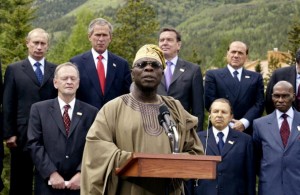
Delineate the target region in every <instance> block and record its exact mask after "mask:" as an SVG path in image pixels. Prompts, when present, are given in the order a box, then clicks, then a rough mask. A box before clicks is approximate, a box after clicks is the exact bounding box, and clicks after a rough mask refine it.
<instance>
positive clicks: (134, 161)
mask: <svg viewBox="0 0 300 195" xmlns="http://www.w3.org/2000/svg"><path fill="white" fill-rule="evenodd" d="M220 161H221V157H220V156H204V155H187V154H144V153H133V154H132V156H131V158H130V159H129V160H128V161H127V162H126V163H125V164H124V165H123V166H122V167H120V168H117V169H116V174H117V175H118V176H127V177H157V178H195V179H196V178H197V179H215V178H216V166H217V163H218V162H220Z"/></svg>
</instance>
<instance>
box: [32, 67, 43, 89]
mask: <svg viewBox="0 0 300 195" xmlns="http://www.w3.org/2000/svg"><path fill="white" fill-rule="evenodd" d="M34 66H36V69H35V71H34V72H35V75H36V78H37V79H38V81H39V83H40V85H42V83H43V77H44V76H43V73H42V70H41V68H40V66H41V63H39V62H36V63H35V64H34Z"/></svg>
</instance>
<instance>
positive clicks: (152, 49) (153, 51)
mask: <svg viewBox="0 0 300 195" xmlns="http://www.w3.org/2000/svg"><path fill="white" fill-rule="evenodd" d="M142 58H153V59H155V60H157V61H159V62H160V63H161V64H162V66H163V68H165V67H166V62H165V57H164V54H163V52H162V51H161V49H160V48H159V47H158V46H157V45H153V44H147V45H144V46H143V47H141V48H140V49H139V50H138V51H137V53H136V55H135V58H134V61H133V64H135V63H136V62H137V61H138V60H139V59H142Z"/></svg>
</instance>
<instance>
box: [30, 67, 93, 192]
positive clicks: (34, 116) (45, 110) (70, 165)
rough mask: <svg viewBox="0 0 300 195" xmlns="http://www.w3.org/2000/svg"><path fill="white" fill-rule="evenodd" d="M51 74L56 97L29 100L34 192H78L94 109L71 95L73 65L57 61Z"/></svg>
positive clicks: (75, 79)
mask: <svg viewBox="0 0 300 195" xmlns="http://www.w3.org/2000/svg"><path fill="white" fill-rule="evenodd" d="M54 75H55V76H54V86H55V88H56V89H58V97H57V98H55V99H51V100H45V101H42V102H38V103H35V104H33V105H32V107H31V111H30V117H29V124H28V134H27V135H28V150H29V152H30V154H31V157H32V160H33V162H34V165H35V168H36V173H35V194H36V195H53V194H68V195H73V194H74V195H79V194H80V190H79V189H80V172H81V159H82V153H83V148H84V144H85V137H86V134H87V132H88V130H89V128H90V126H91V124H92V123H93V121H94V119H95V117H96V115H97V112H98V109H97V108H95V107H93V106H91V105H89V104H87V103H84V102H81V101H79V100H76V99H75V94H76V90H77V89H78V87H79V71H78V69H77V67H76V66H75V65H73V64H72V63H70V62H67V63H64V64H61V65H59V66H58V67H57V68H56V70H55V74H54ZM66 106H68V108H67V110H66V108H65V107H66Z"/></svg>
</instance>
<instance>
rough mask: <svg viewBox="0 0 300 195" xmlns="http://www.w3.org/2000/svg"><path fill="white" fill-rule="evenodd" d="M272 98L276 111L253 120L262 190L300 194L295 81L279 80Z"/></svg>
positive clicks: (266, 193) (299, 127) (263, 192)
mask: <svg viewBox="0 0 300 195" xmlns="http://www.w3.org/2000/svg"><path fill="white" fill-rule="evenodd" d="M272 99H273V103H274V106H275V108H276V109H275V111H274V112H272V113H271V114H269V115H267V116H264V117H261V118H259V119H256V120H254V122H253V141H254V149H255V158H256V162H257V167H258V169H257V174H258V177H259V184H258V194H259V195H269V194H272V195H282V194H284V195H294V194H299V192H300V185H299V181H300V174H299V173H300V166H299V164H300V158H299V155H300V113H299V112H297V111H296V110H295V109H293V108H292V103H293V101H294V100H295V94H294V89H293V86H292V84H291V83H289V82H287V81H279V82H278V83H277V84H275V85H274V87H273V94H272Z"/></svg>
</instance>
